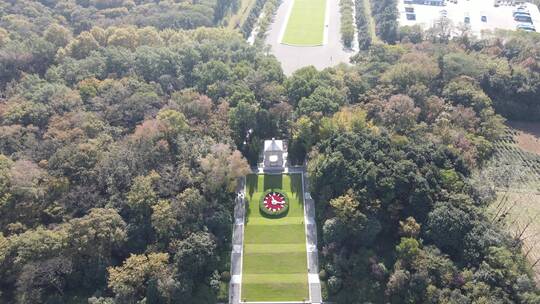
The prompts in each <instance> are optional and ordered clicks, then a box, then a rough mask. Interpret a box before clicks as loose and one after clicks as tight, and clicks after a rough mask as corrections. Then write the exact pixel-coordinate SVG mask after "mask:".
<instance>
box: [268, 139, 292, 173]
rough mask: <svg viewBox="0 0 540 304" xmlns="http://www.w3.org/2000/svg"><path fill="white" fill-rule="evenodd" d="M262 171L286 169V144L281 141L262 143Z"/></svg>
mask: <svg viewBox="0 0 540 304" xmlns="http://www.w3.org/2000/svg"><path fill="white" fill-rule="evenodd" d="M262 165H263V170H265V171H283V170H285V168H286V167H287V143H286V142H285V141H283V140H276V139H275V138H272V139H271V140H265V141H264V149H263V163H262Z"/></svg>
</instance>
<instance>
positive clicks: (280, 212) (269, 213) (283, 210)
mask: <svg viewBox="0 0 540 304" xmlns="http://www.w3.org/2000/svg"><path fill="white" fill-rule="evenodd" d="M272 192H278V193H280V194H281V195H283V197H284V198H285V205H284V206H283V208H281V210H278V211H275V212H274V211H271V210H268V209H266V207H265V206H264V198H265V197H266V196H267V195H268V194H269V193H272ZM289 204H290V202H289V196H288V195H287V193H286V192H285V191H284V190H283V189H270V190H267V191H265V192H264V194H263V195H261V198H260V199H259V210H260V211H261V213H263V214H264V215H266V216H269V217H279V216H282V215H284V214H286V213H287V211H289Z"/></svg>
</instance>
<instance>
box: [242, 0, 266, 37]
mask: <svg viewBox="0 0 540 304" xmlns="http://www.w3.org/2000/svg"><path fill="white" fill-rule="evenodd" d="M266 1H267V0H256V1H255V4H254V5H253V7H252V8H251V10H250V11H249V15H248V17H247V18H246V21H244V23H243V24H242V28H241V31H242V34H244V37H245V38H248V37H249V35H250V34H251V31H253V27H254V26H255V24H257V19H259V15H260V13H261V11H262V9H263V7H264V4H265V3H266Z"/></svg>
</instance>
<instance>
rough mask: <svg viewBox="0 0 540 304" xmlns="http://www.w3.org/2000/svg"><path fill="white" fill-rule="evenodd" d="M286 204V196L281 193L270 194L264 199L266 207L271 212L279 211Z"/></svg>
mask: <svg viewBox="0 0 540 304" xmlns="http://www.w3.org/2000/svg"><path fill="white" fill-rule="evenodd" d="M285 204H286V201H285V196H283V194H281V193H279V192H270V193H268V194H267V195H266V196H265V197H264V207H265V208H266V209H268V210H270V211H273V212H276V211H279V210H281V209H283V207H285Z"/></svg>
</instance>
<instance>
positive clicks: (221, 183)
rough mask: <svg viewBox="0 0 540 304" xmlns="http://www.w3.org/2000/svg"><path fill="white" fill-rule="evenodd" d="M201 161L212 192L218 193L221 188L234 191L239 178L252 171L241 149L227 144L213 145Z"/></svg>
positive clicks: (207, 184) (207, 183)
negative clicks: (232, 147)
mask: <svg viewBox="0 0 540 304" xmlns="http://www.w3.org/2000/svg"><path fill="white" fill-rule="evenodd" d="M199 162H200V165H201V168H202V170H203V172H204V173H205V176H206V187H207V188H208V190H209V191H211V193H217V192H218V191H219V190H220V189H226V190H227V191H230V192H232V191H234V190H235V189H236V185H237V180H238V178H240V177H243V176H245V175H247V174H248V173H249V172H250V171H251V170H250V168H249V165H248V163H247V161H246V160H245V159H244V157H243V156H242V154H241V153H240V151H238V150H231V148H230V147H229V146H227V145H225V144H217V145H214V146H212V147H211V150H210V153H209V154H208V155H206V156H205V157H203V158H201V159H200V160H199Z"/></svg>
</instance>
